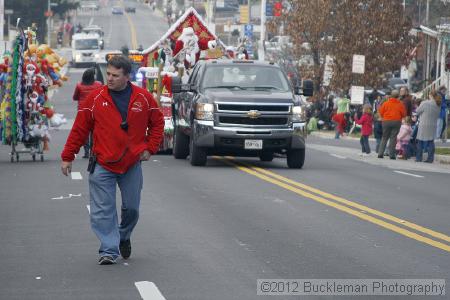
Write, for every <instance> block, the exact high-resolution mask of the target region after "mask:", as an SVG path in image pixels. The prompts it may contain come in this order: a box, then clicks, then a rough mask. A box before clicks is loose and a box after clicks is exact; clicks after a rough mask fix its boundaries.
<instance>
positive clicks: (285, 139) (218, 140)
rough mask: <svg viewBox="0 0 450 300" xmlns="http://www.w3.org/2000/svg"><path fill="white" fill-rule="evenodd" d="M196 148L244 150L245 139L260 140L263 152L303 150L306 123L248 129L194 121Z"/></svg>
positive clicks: (212, 122)
mask: <svg viewBox="0 0 450 300" xmlns="http://www.w3.org/2000/svg"><path fill="white" fill-rule="evenodd" d="M192 134H193V137H194V141H195V144H196V146H199V147H207V148H217V149H223V148H225V149H226V148H229V149H235V150H244V141H245V140H246V139H254V140H262V141H263V150H272V151H278V150H282V149H304V148H305V139H306V122H302V123H293V124H292V127H290V128H248V127H223V126H214V121H200V120H194V128H193V132H192Z"/></svg>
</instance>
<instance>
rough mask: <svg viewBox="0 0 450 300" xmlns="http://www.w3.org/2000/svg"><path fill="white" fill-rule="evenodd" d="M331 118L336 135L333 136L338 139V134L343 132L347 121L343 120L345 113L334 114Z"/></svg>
mask: <svg viewBox="0 0 450 300" xmlns="http://www.w3.org/2000/svg"><path fill="white" fill-rule="evenodd" d="M331 120H332V121H333V123H334V124H335V127H334V130H335V132H336V135H335V137H334V138H335V139H339V136H341V135H343V134H344V128H345V126H346V125H347V121H346V120H345V113H339V114H334V115H333V117H332V118H331Z"/></svg>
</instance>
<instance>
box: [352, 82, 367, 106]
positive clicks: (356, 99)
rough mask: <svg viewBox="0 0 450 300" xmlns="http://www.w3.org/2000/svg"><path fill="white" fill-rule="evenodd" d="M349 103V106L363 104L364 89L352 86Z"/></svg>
mask: <svg viewBox="0 0 450 300" xmlns="http://www.w3.org/2000/svg"><path fill="white" fill-rule="evenodd" d="M350 93H351V97H350V103H351V104H364V87H363V86H355V85H353V86H352V89H351V91H350Z"/></svg>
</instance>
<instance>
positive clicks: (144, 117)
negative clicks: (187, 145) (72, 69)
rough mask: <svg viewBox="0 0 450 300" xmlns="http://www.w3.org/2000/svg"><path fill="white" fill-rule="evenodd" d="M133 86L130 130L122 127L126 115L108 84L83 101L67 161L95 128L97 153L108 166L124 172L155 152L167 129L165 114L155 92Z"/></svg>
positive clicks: (67, 149) (66, 149)
mask: <svg viewBox="0 0 450 300" xmlns="http://www.w3.org/2000/svg"><path fill="white" fill-rule="evenodd" d="M131 86H132V92H131V98H130V103H129V105H128V116H127V122H128V130H127V131H125V130H123V129H122V128H121V127H120V124H121V123H122V117H121V115H120V112H119V111H118V109H117V108H116V105H115V104H114V101H113V100H112V98H111V96H110V94H109V91H108V87H107V86H104V87H103V88H101V89H98V90H96V91H94V92H93V93H91V94H90V95H89V96H88V97H87V99H86V100H85V101H83V102H82V103H81V105H80V109H79V110H78V113H77V116H76V118H75V122H74V124H73V127H72V130H71V131H70V134H69V137H68V138H67V142H66V145H65V146H64V150H63V152H62V153H61V158H62V160H63V161H73V160H74V158H75V153H78V151H79V150H80V147H81V146H82V145H84V144H85V142H86V139H87V138H88V136H89V132H91V131H93V138H94V145H93V153H94V154H95V155H96V156H97V162H98V163H99V164H100V165H101V166H102V167H104V168H105V169H107V170H109V171H111V172H114V173H119V174H123V173H125V172H126V171H127V170H128V168H129V167H130V166H132V165H133V164H135V163H136V162H137V161H139V157H140V154H141V153H142V152H143V151H144V150H148V151H149V152H150V153H151V154H155V153H156V152H157V151H158V149H159V145H160V143H161V140H162V138H163V132H164V117H163V115H162V113H161V110H160V109H159V107H158V105H157V104H156V101H155V99H154V98H153V96H152V95H151V94H150V93H149V92H148V91H146V90H144V89H142V88H140V87H137V86H135V85H131Z"/></svg>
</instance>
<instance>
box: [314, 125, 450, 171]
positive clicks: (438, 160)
mask: <svg viewBox="0 0 450 300" xmlns="http://www.w3.org/2000/svg"><path fill="white" fill-rule="evenodd" d="M310 135H311V136H315V137H319V138H323V139H333V140H334V131H324V130H321V131H314V132H312V133H311V134H310ZM341 139H343V140H353V141H358V142H359V137H353V136H343V137H341ZM370 141H375V139H374V138H370ZM309 146H310V144H308V143H307V147H309ZM317 146H320V145H317ZM444 147H445V148H447V147H450V145H449V146H444ZM327 148H343V149H348V150H349V151H350V150H352V151H350V152H346V153H347V154H351V155H350V156H352V157H355V158H358V159H360V158H361V157H360V156H359V154H360V152H361V151H360V150H359V149H353V148H346V147H335V146H327ZM338 152H340V151H338ZM372 156H374V158H375V161H389V162H400V163H409V162H413V163H414V164H419V163H416V162H415V161H414V158H413V159H409V160H401V159H399V160H390V159H389V158H387V159H386V158H385V159H379V158H377V157H376V153H374V152H372V154H371V155H370V156H369V157H365V158H363V159H369V158H371V157H372ZM434 157H435V159H434V163H433V164H431V165H436V164H438V165H439V164H444V165H446V164H450V155H435V156H434ZM429 166H430V165H429ZM445 168H446V169H450V168H449V166H445Z"/></svg>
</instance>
